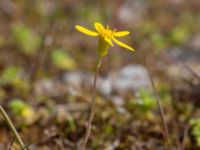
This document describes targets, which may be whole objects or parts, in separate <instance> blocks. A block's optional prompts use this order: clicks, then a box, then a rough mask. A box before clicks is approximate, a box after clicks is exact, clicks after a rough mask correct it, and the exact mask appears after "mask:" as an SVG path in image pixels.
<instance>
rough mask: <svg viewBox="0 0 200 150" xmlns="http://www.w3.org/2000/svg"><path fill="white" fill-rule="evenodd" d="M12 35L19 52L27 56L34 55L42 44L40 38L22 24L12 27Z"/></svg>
mask: <svg viewBox="0 0 200 150" xmlns="http://www.w3.org/2000/svg"><path fill="white" fill-rule="evenodd" d="M13 35H14V38H15V39H16V41H17V43H18V44H19V46H20V50H21V51H22V52H23V53H25V54H28V55H33V54H35V53H36V52H37V50H38V48H39V47H40V45H41V43H42V39H41V37H40V36H39V35H37V34H36V33H35V32H33V31H32V30H31V29H30V28H28V27H27V26H26V25H24V24H15V25H13Z"/></svg>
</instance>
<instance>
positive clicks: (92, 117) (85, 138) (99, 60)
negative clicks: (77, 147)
mask: <svg viewBox="0 0 200 150" xmlns="http://www.w3.org/2000/svg"><path fill="white" fill-rule="evenodd" d="M101 64H102V57H99V58H98V64H97V69H96V72H95V76H94V82H93V86H92V93H93V95H92V103H91V109H90V115H89V120H88V125H87V129H86V133H85V137H84V139H83V143H82V145H81V150H85V148H86V145H87V141H88V138H89V136H90V134H91V128H92V121H93V119H94V115H95V108H96V83H97V78H98V74H99V70H100V68H101Z"/></svg>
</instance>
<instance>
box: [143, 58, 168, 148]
mask: <svg viewBox="0 0 200 150" xmlns="http://www.w3.org/2000/svg"><path fill="white" fill-rule="evenodd" d="M144 61H145V65H146V67H147V70H148V72H149V77H150V81H151V86H152V88H153V92H154V95H155V99H156V103H157V106H158V109H159V112H160V117H161V120H162V124H163V128H164V141H165V143H166V146H167V149H168V150H170V149H171V141H170V136H169V129H168V125H167V121H166V118H165V113H164V109H163V106H162V104H161V99H160V96H159V94H158V92H157V90H156V86H155V82H154V79H153V76H152V73H151V70H150V69H149V67H148V63H147V61H146V59H145V58H144Z"/></svg>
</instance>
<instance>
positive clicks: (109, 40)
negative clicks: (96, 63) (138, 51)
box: [75, 22, 134, 56]
mask: <svg viewBox="0 0 200 150" xmlns="http://www.w3.org/2000/svg"><path fill="white" fill-rule="evenodd" d="M94 27H95V29H96V31H97V32H95V31H91V30H88V29H86V28H85V27H82V26H80V25H76V26H75V28H76V29H77V30H78V31H80V32H82V33H84V34H87V35H90V36H94V37H99V44H98V51H99V54H100V55H101V56H104V55H106V54H107V52H108V49H109V47H110V46H113V45H114V44H113V42H114V43H116V44H117V45H119V46H121V47H124V48H126V49H128V50H130V51H134V49H133V48H132V47H130V46H128V45H126V44H124V43H123V42H121V41H119V40H117V39H116V37H123V36H126V35H128V34H129V33H130V32H129V31H120V32H117V31H116V29H115V30H111V29H110V28H109V26H107V27H106V28H105V27H104V26H103V25H102V24H101V23H99V22H95V23H94Z"/></svg>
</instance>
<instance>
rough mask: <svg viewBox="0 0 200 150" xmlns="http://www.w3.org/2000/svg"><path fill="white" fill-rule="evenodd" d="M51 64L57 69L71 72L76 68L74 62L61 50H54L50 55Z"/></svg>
mask: <svg viewBox="0 0 200 150" xmlns="http://www.w3.org/2000/svg"><path fill="white" fill-rule="evenodd" d="M51 60H52V63H53V64H54V65H55V66H56V67H57V68H59V69H64V70H71V69H74V68H75V67H76V64H75V62H74V60H73V59H72V58H71V56H70V55H68V54H67V52H66V51H64V50H62V49H55V50H54V51H53V52H52V53H51Z"/></svg>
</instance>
